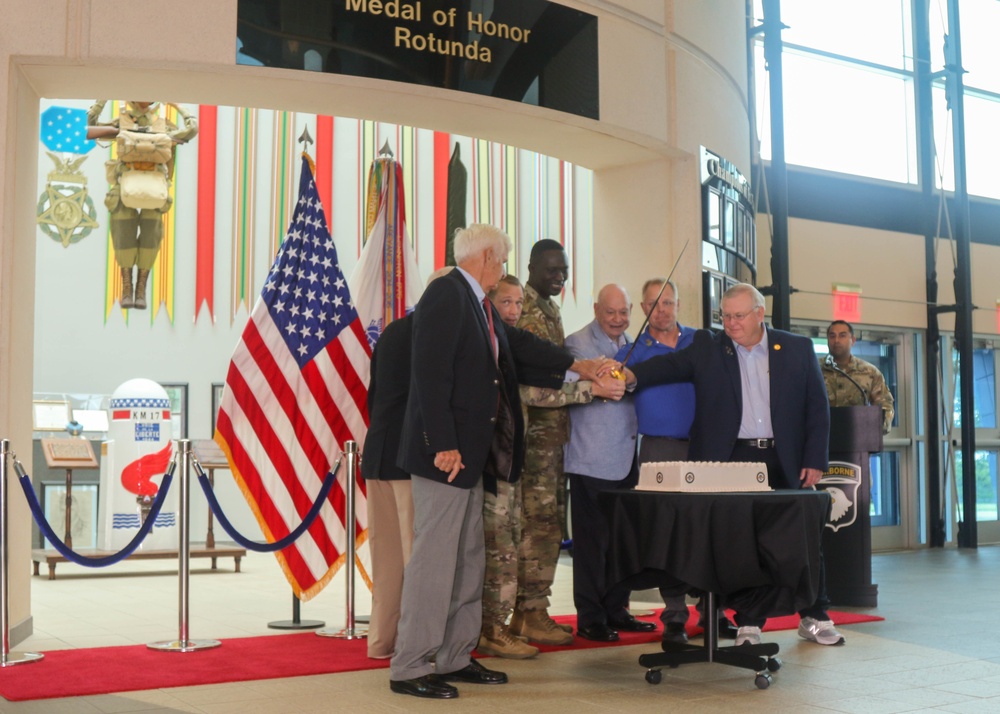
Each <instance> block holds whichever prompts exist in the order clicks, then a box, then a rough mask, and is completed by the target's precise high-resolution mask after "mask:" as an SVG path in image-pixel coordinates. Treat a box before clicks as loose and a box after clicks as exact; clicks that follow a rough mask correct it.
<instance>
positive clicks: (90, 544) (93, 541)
mask: <svg viewBox="0 0 1000 714" xmlns="http://www.w3.org/2000/svg"><path fill="white" fill-rule="evenodd" d="M99 488H100V486H99V485H98V484H96V483H83V484H73V488H72V490H71V491H70V497H71V504H70V534H71V535H72V540H73V549H74V550H78V549H80V548H96V547H97V501H98V498H97V497H98V489H99ZM42 509H43V510H44V511H45V519H46V520H47V521H48V522H49V525H51V526H52V530H54V531H55V532H56V535H57V536H59V537H60V538H63V539H65V537H66V534H65V532H64V531H65V530H66V484H65V483H64V482H62V481H42ZM42 547H43V548H48V547H49V542H48V539H47V538H44V537H43V539H42Z"/></svg>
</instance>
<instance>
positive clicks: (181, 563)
mask: <svg viewBox="0 0 1000 714" xmlns="http://www.w3.org/2000/svg"><path fill="white" fill-rule="evenodd" d="M174 458H175V459H179V460H180V467H181V484H180V486H181V493H180V509H179V510H180V513H179V521H180V533H179V540H180V543H179V548H178V550H177V561H178V566H177V569H178V573H177V578H178V581H179V583H180V586H179V587H180V593H179V598H178V600H179V607H178V620H179V623H180V636H179V637H178V638H177V639H176V640H172V641H169V642H151V643H150V644H148V645H146V647H148V648H149V649H151V650H161V651H163V652H194V651H196V650H206V649H210V648H212V647H218V646H219V645H221V644H222V643H221V642H219V641H218V640H191V639H188V585H189V583H190V578H191V568H190V563H191V461H192V459H194V452H193V451H192V450H191V440H190V439H180V440H179V441H178V442H177V453H176V454H175V455H174Z"/></svg>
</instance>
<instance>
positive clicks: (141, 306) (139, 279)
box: [135, 268, 149, 310]
mask: <svg viewBox="0 0 1000 714" xmlns="http://www.w3.org/2000/svg"><path fill="white" fill-rule="evenodd" d="M148 279H149V271H148V270H143V269H142V268H139V270H137V271H136V274H135V309H136V310H145V309H146V281H147V280H148Z"/></svg>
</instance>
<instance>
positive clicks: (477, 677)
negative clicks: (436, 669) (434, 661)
mask: <svg viewBox="0 0 1000 714" xmlns="http://www.w3.org/2000/svg"><path fill="white" fill-rule="evenodd" d="M439 676H440V677H441V679H445V680H448V679H451V680H457V681H459V682H469V683H470V684H507V675H506V674H504V673H503V672H497V671H496V670H493V669H486V667H484V666H483V665H481V664H479V662H477V661H476V660H472V661H470V662H469V663H468V664H467V665H465V666H464V667H462V669H456V670H455V671H454V672H448V673H447V674H442V675H439Z"/></svg>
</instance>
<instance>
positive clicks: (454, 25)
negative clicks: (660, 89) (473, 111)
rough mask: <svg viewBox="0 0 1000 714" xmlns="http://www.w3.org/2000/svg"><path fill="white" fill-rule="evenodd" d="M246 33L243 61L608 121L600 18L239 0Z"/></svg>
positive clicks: (423, 5)
mask: <svg viewBox="0 0 1000 714" xmlns="http://www.w3.org/2000/svg"><path fill="white" fill-rule="evenodd" d="M237 32H238V36H239V40H240V42H241V43H242V47H241V50H240V54H239V55H238V60H237V61H244V62H250V61H254V60H256V61H257V62H260V63H263V64H264V65H266V66H269V67H283V68H289V69H309V70H314V71H323V72H333V73H337V74H348V75H353V76H359V77H369V78H373V79H389V80H394V81H401V82H409V83H413V84H423V85H430V86H437V87H442V88H446V89H454V90H458V91H463V92H472V93H476V94H482V95H487V96H494V97H499V98H502V99H509V100H512V101H518V102H524V103H529V104H534V105H537V106H540V107H545V108H549V109H557V110H559V111H566V112H571V113H573V114H578V115H580V116H585V117H589V118H594V119H597V118H599V116H598V115H599V111H598V77H597V74H598V73H597V68H598V56H597V18H596V17H595V16H594V15H590V14H588V13H585V12H580V11H578V10H573V9H571V8H568V7H564V6H562V5H558V4H556V3H551V2H545V1H544V0H504V1H503V2H497V3H485V2H482V0H450V1H449V0H413V1H412V2H407V1H405V0H333V1H332V2H305V3H303V2H301V0H277V2H275V0H269V1H268V2H264V1H263V0H239V23H238V30H237ZM254 63H256V62H254Z"/></svg>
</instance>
